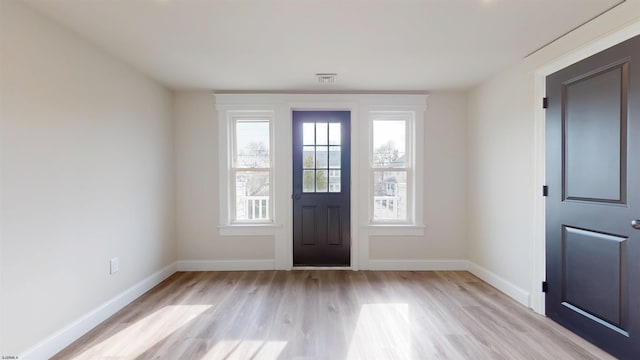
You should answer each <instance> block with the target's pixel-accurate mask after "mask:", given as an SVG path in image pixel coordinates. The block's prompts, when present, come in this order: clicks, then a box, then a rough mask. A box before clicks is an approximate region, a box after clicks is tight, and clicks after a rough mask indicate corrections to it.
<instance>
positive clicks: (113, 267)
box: [109, 257, 120, 275]
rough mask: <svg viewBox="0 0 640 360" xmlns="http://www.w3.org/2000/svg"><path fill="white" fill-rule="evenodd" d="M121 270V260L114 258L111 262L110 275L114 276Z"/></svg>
mask: <svg viewBox="0 0 640 360" xmlns="http://www.w3.org/2000/svg"><path fill="white" fill-rule="evenodd" d="M118 270H120V260H119V259H118V258H117V257H114V258H113V259H111V260H110V261H109V274H111V275H113V274H115V273H117V272H118Z"/></svg>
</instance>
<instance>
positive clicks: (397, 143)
mask: <svg viewBox="0 0 640 360" xmlns="http://www.w3.org/2000/svg"><path fill="white" fill-rule="evenodd" d="M369 119H370V122H369V123H370V132H369V133H370V134H371V137H370V141H369V144H370V146H369V159H370V166H369V172H370V174H369V175H370V181H371V186H370V189H371V191H370V196H371V198H370V200H371V201H370V204H371V206H370V214H371V216H370V218H371V220H370V221H371V223H373V224H384V223H398V224H408V223H410V222H411V220H412V218H413V216H412V215H413V190H412V189H413V183H414V177H413V172H412V167H413V166H412V159H413V154H412V149H413V148H412V146H411V145H412V142H411V139H412V135H413V134H412V125H413V119H414V116H413V112H370V113H369Z"/></svg>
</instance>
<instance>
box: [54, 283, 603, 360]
mask: <svg viewBox="0 0 640 360" xmlns="http://www.w3.org/2000/svg"><path fill="white" fill-rule="evenodd" d="M53 359H92V360H93V359H384V360H387V359H612V357H610V356H609V355H607V354H606V353H604V352H603V351H602V350H600V349H598V348H597V347H595V346H593V345H591V344H589V343H588V342H586V341H585V340H583V339H581V338H580V337H578V336H576V335H575V334H573V333H571V332H569V331H568V330H566V329H564V328H562V327H561V326H559V325H558V324H556V323H554V322H553V321H551V320H549V319H547V318H545V317H543V316H540V315H538V314H535V313H534V312H533V311H531V310H529V309H526V308H524V307H523V306H522V305H520V304H518V303H516V302H515V301H513V300H512V299H510V298H508V297H507V296H505V295H504V294H502V293H500V292H499V291H497V290H496V289H495V288H493V287H491V286H490V285H488V284H486V283H485V282H483V281H481V280H480V279H478V278H477V277H475V276H473V275H471V274H470V273H468V272H409V271H389V272H373V271H359V272H353V271H340V270H336V271H333V270H300V271H235V272H179V273H176V274H174V275H172V276H171V277H169V278H168V279H167V280H165V281H164V282H162V283H161V284H159V285H158V286H156V287H155V288H153V289H152V290H150V291H149V292H147V293H146V294H144V295H143V296H141V297H140V298H138V299H137V300H136V301H134V302H133V303H131V304H130V305H128V306H127V307H125V308H124V309H122V310H121V311H120V312H118V313H116V314H115V315H114V316H112V317H111V318H109V319H107V320H106V321H105V322H103V323H102V324H100V325H99V326H97V327H96V328H95V329H93V330H91V331H90V332H89V333H87V334H86V335H85V336H83V337H82V338H80V339H78V340H77V341H76V342H74V343H73V344H71V345H70V346H68V347H67V348H66V349H64V350H62V351H61V352H60V353H58V354H57V355H56V356H54V357H53Z"/></svg>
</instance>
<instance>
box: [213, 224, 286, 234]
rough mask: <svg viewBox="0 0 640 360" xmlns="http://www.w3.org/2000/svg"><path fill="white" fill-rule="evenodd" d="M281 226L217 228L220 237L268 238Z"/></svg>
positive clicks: (257, 225) (252, 225)
mask: <svg viewBox="0 0 640 360" xmlns="http://www.w3.org/2000/svg"><path fill="white" fill-rule="evenodd" d="M280 228H282V224H233V225H222V226H218V229H219V231H220V235H222V236H269V235H275V234H276V231H278V229H280Z"/></svg>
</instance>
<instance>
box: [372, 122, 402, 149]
mask: <svg viewBox="0 0 640 360" xmlns="http://www.w3.org/2000/svg"><path fill="white" fill-rule="evenodd" d="M373 123H374V126H373V148H374V149H377V148H379V147H381V146H382V145H385V144H387V143H389V142H390V141H391V142H393V144H394V145H395V148H396V149H397V150H398V152H399V153H400V154H404V153H405V150H406V149H405V148H406V123H405V122H404V121H397V120H375V121H374V122H373Z"/></svg>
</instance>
